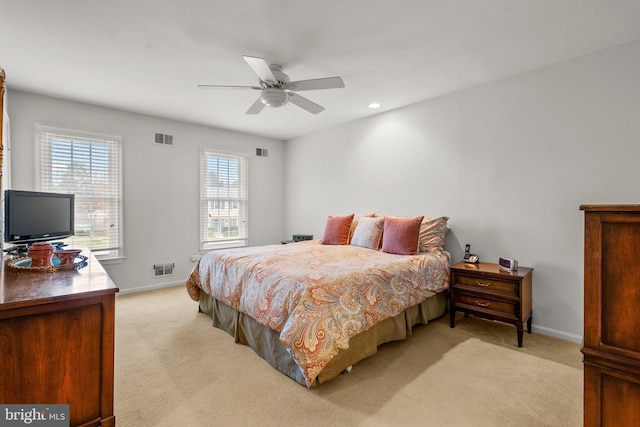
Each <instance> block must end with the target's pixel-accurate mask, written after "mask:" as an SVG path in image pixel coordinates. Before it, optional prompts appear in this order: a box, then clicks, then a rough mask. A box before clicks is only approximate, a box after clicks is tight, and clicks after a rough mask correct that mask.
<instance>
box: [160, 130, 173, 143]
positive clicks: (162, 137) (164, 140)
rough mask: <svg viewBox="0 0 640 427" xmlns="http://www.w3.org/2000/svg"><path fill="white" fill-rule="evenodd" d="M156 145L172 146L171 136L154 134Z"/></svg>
mask: <svg viewBox="0 0 640 427" xmlns="http://www.w3.org/2000/svg"><path fill="white" fill-rule="evenodd" d="M156 144H158V145H169V146H173V135H165V134H163V133H156Z"/></svg>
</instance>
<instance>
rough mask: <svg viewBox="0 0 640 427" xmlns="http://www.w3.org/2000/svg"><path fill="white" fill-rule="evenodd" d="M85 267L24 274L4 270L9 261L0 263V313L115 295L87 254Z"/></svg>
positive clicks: (92, 259) (112, 284) (23, 272)
mask: <svg viewBox="0 0 640 427" xmlns="http://www.w3.org/2000/svg"><path fill="white" fill-rule="evenodd" d="M82 255H84V256H86V257H87V265H86V266H85V267H83V268H80V269H74V270H59V271H55V272H39V271H28V270H22V269H14V268H11V267H8V266H7V262H8V261H10V260H11V259H12V257H10V256H7V255H5V256H4V257H2V262H0V312H2V311H3V310H9V309H13V308H17V307H26V306H32V305H40V304H45V303H49V302H56V301H63V300H67V299H76V298H86V297H87V296H94V295H95V296H98V295H102V294H110V293H115V292H118V288H117V287H116V285H115V283H113V281H112V280H111V278H110V277H109V275H108V274H107V272H106V271H105V270H104V268H103V267H102V265H101V264H100V262H99V261H98V260H97V259H96V257H95V256H94V255H93V254H92V253H91V252H90V251H88V250H86V251H83V252H82Z"/></svg>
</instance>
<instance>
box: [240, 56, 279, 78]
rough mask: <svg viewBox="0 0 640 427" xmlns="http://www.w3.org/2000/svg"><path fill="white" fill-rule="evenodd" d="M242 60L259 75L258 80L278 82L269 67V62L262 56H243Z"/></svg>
mask: <svg viewBox="0 0 640 427" xmlns="http://www.w3.org/2000/svg"><path fill="white" fill-rule="evenodd" d="M243 58H244V60H245V61H247V64H249V67H251V68H252V69H253V71H254V72H255V73H256V74H257V75H258V77H260V80H262V81H263V82H267V83H273V84H276V83H278V79H276V76H274V75H273V72H272V71H271V68H269V64H267V61H265V60H264V58H258V57H255V56H243Z"/></svg>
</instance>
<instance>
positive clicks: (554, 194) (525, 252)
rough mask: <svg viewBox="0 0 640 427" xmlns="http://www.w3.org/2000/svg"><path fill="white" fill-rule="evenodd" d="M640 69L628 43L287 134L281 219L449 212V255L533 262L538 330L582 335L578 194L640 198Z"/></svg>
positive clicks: (308, 227)
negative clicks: (311, 131) (364, 116)
mask: <svg viewBox="0 0 640 427" xmlns="http://www.w3.org/2000/svg"><path fill="white" fill-rule="evenodd" d="M638 76H640V42H635V43H631V44H627V45H624V46H620V47H617V48H613V49H608V50H606V51H601V52H597V53H594V54H591V55H587V56H583V57H580V58H576V59H573V60H570V61H566V62H563V63H559V64H556V65H553V66H550V67H546V68H543V69H539V70H536V71H532V72H528V73H525V74H521V75H518V76H514V77H511V78H506V79H503V80H500V81H496V82H493V83H490V84H486V85H482V86H478V87H474V88H470V89H467V90H464V91H461V92H457V93H454V94H451V95H448V96H443V97H440V98H437V99H433V100H430V101H426V102H423V103H419V104H416V105H413V106H410V107H406V108H402V109H399V110H395V111H391V112H387V113H383V114H380V115H377V116H374V117H371V118H368V119H364V120H360V121H357V122H353V123H350V124H347V125H344V126H340V127H337V128H334V129H330V130H327V131H324V132H319V133H316V134H312V135H309V136H305V137H300V138H296V139H293V140H291V141H287V143H286V148H285V165H286V177H285V182H286V189H285V215H286V229H285V231H286V233H287V234H291V233H293V232H296V233H302V232H304V233H313V234H315V235H316V236H319V237H321V236H322V233H323V229H324V223H325V221H326V216H327V215H344V214H349V213H356V214H362V213H369V212H372V211H379V212H382V213H386V214H391V215H423V214H424V215H427V216H436V215H437V216H439V215H447V216H449V217H450V218H451V219H450V226H451V229H452V231H451V233H450V234H449V236H448V238H447V244H446V248H447V249H448V250H449V251H450V252H451V253H452V255H453V259H454V260H460V259H461V257H462V253H463V248H464V244H465V243H470V244H471V245H472V250H473V251H475V252H478V253H479V254H480V257H481V260H485V261H492V262H495V261H497V258H498V257H499V256H511V257H515V258H516V259H518V260H519V261H520V264H521V265H523V266H530V267H533V268H534V269H535V270H534V273H533V279H534V285H533V302H534V305H533V324H534V328H535V330H537V331H538V332H542V333H546V334H549V335H556V336H561V337H564V338H567V339H570V340H574V341H580V340H581V336H582V330H583V214H582V212H581V211H579V206H580V205H581V204H589V203H640V167H638V161H639V159H640V79H639V78H638ZM425 84H428V82H425ZM382 102H384V100H382ZM363 108H364V106H363ZM319 178H321V179H319ZM525 340H526V338H525Z"/></svg>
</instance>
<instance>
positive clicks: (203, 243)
mask: <svg viewBox="0 0 640 427" xmlns="http://www.w3.org/2000/svg"><path fill="white" fill-rule="evenodd" d="M207 156H214V157H220V158H229V159H237V160H238V161H239V163H240V166H239V170H240V178H241V184H243V185H242V188H241V189H239V195H238V197H237V198H234V197H230V196H229V197H218V198H212V197H207V196H206V194H205V191H206V190H205V186H206V185H207V177H206V172H207V170H206V158H207ZM233 202H237V204H238V210H239V211H240V212H241V214H240V215H239V216H238V217H237V218H231V217H225V216H218V217H216V218H212V219H211V220H210V221H217V222H216V223H217V224H218V226H219V228H220V229H224V227H225V225H224V221H225V220H228V221H229V225H227V227H231V225H230V224H231V222H232V220H233V219H235V220H236V221H238V223H239V224H240V223H242V222H244V227H241V228H242V229H243V233H242V232H241V233H240V235H239V236H238V238H227V239H220V240H211V239H206V238H205V235H206V234H207V232H206V230H205V224H206V223H207V224H208V223H209V222H208V221H206V220H205V212H204V209H208V211H207V216H208V214H209V212H210V211H212V210H213V211H217V212H218V213H219V212H220V211H224V210H227V211H230V210H231V208H230V206H231V205H232V203H233ZM243 203H244V213H243V214H242V212H243V209H242V208H241V206H242V205H243ZM198 211H199V215H200V228H199V230H198V233H199V239H198V240H199V242H200V250H201V251H208V250H214V249H225V248H236V247H243V246H248V243H249V156H248V155H247V154H246V153H241V152H230V151H223V150H218V149H215V148H210V147H205V146H202V147H201V148H200V208H199V209H198ZM209 228H210V227H209ZM239 232H240V230H239ZM229 237H230V236H229Z"/></svg>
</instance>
